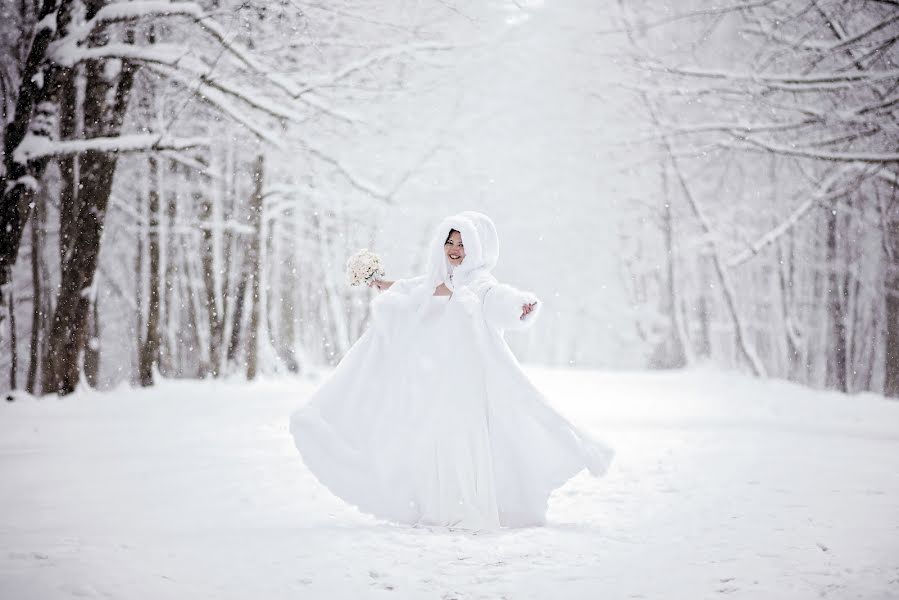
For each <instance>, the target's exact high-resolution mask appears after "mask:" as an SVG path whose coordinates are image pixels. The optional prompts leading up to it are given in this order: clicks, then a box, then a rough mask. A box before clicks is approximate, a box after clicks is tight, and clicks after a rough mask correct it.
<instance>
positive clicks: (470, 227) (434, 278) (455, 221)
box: [427, 211, 499, 290]
mask: <svg viewBox="0 0 899 600" xmlns="http://www.w3.org/2000/svg"><path fill="white" fill-rule="evenodd" d="M451 229H455V230H456V231H458V232H459V233H460V234H461V235H462V244H463V246H464V248H465V259H464V260H463V261H462V264H461V265H459V266H458V267H455V268H454V269H453V268H452V267H451V265H450V264H449V261H448V260H447V258H446V253H445V251H444V244H445V243H446V238H447V237H448V236H449V232H450V230H451ZM498 259H499V237H498V236H497V235H496V226H495V225H494V224H493V221H492V220H490V217H488V216H487V215H484V214H481V213H479V212H474V211H465V212H461V213H459V214H457V215H453V216H452V217H447V218H446V219H444V220H443V221H441V222H440V225H438V226H437V229H435V230H434V235H433V237H432V241H431V245H430V246H429V248H428V274H427V282H428V284H429V285H430V286H431V289H432V290H433V289H434V288H435V287H437V286H438V285H440V284H441V283H445V284H446V286H447V287H448V288H450V289H454V287H457V286H461V285H466V284H467V283H469V282H471V281H473V280H474V279H475V278H476V277H479V276H482V275H489V273H490V271H492V270H493V268H494V267H495V266H496V261H497V260H498ZM450 273H452V278H450Z"/></svg>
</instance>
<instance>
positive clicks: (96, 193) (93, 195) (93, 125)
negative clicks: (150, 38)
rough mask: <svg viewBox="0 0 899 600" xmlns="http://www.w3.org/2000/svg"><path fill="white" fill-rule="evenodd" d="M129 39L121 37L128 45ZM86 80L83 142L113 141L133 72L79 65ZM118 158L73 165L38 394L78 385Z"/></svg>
mask: <svg viewBox="0 0 899 600" xmlns="http://www.w3.org/2000/svg"><path fill="white" fill-rule="evenodd" d="M84 4H85V7H86V9H87V11H86V17H87V18H88V19H90V18H93V17H94V16H95V15H96V14H97V11H99V10H100V8H102V7H103V6H104V5H105V4H106V0H87V1H85V2H84ZM132 37H133V36H130V35H129V36H128V37H127V38H126V41H127V42H129V43H130V42H132V41H133V39H132ZM107 42H108V35H107V33H106V30H105V28H100V29H98V30H95V31H93V32H92V33H91V34H90V36H89V38H88V45H89V46H91V47H96V46H103V45H105V44H106V43H107ZM84 72H85V78H86V84H85V98H84V134H85V137H86V138H95V137H115V136H118V135H119V133H120V131H121V128H122V121H123V119H124V116H125V111H126V109H127V107H128V100H129V98H130V95H131V86H132V84H133V81H134V72H135V67H134V65H133V64H131V63H130V62H128V61H123V62H122V64H121V68H120V70H119V71H118V75H117V76H115V77H110V76H109V75H108V71H107V61H106V60H105V59H104V60H90V61H87V62H86V63H85V65H84ZM117 159H118V156H117V155H116V154H115V153H113V152H100V151H96V150H90V151H87V152H84V153H83V154H82V155H81V156H80V157H79V161H78V171H79V186H80V188H79V190H78V203H77V211H76V212H75V219H76V222H77V229H76V230H74V231H73V232H72V235H73V236H74V237H73V238H72V240H71V244H70V251H68V252H67V253H66V260H65V262H64V263H63V264H62V265H61V266H60V267H61V268H60V270H61V284H60V289H59V296H58V298H57V302H56V310H55V311H54V313H53V322H52V326H51V329H50V342H49V345H48V350H47V357H46V360H45V361H44V362H45V365H46V369H45V372H44V385H43V389H44V391H51V390H52V391H55V392H57V393H58V394H60V395H64V394H69V393H71V392H73V391H74V390H75V388H76V387H77V385H78V379H79V377H78V375H79V367H80V361H79V357H80V355H81V352H82V350H83V349H84V343H85V339H86V331H85V330H86V328H85V324H86V321H87V312H88V308H89V306H90V304H89V300H88V294H89V290H90V288H91V286H92V285H93V281H94V275H95V273H96V270H97V260H98V257H99V253H100V240H101V236H102V233H103V224H104V221H105V218H106V207H107V204H108V202H109V194H110V192H111V190H112V181H113V176H114V175H115V168H116V162H117Z"/></svg>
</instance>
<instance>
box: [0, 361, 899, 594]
mask: <svg viewBox="0 0 899 600" xmlns="http://www.w3.org/2000/svg"><path fill="white" fill-rule="evenodd" d="M531 373H532V375H533V377H534V379H535V381H537V383H538V384H539V385H540V386H541V388H542V389H544V390H546V391H547V393H548V396H550V397H551V399H552V401H553V403H554V404H555V405H556V406H558V407H559V409H560V410H562V411H563V412H564V413H566V415H568V416H569V417H570V418H572V419H573V420H575V421H577V422H578V423H580V424H581V425H583V426H584V427H585V428H586V429H589V430H591V431H594V432H596V433H597V435H600V436H601V437H602V438H603V439H605V440H606V441H608V442H609V443H611V444H612V445H613V446H615V447H616V449H617V451H618V455H617V457H616V462H615V464H614V466H613V468H612V471H611V472H610V473H609V475H608V476H607V477H605V478H604V479H600V480H595V479H592V478H590V477H588V476H586V475H583V474H582V475H580V476H578V477H577V478H575V479H574V480H572V481H571V482H569V484H568V485H566V486H565V487H564V488H562V489H561V490H560V491H558V492H557V494H556V495H555V496H554V497H553V500H552V503H551V508H550V514H549V518H550V524H549V525H548V526H547V527H544V528H536V529H525V530H515V531H503V532H496V533H484V534H479V535H470V534H465V533H451V532H431V531H428V530H422V529H413V528H408V527H401V526H395V525H389V524H384V523H380V522H377V521H375V520H373V519H370V518H368V517H366V516H364V515H360V514H359V513H357V512H356V511H355V510H353V509H352V508H349V507H346V506H344V505H343V504H342V503H341V502H340V501H338V500H337V499H335V498H334V497H333V496H331V495H330V494H329V493H328V492H327V491H326V490H324V489H323V488H321V487H320V486H319V485H318V484H317V482H316V481H315V480H314V478H313V477H312V476H311V475H310V474H309V472H308V471H306V470H305V468H304V467H303V466H302V463H300V461H299V458H298V456H297V454H296V453H295V451H294V449H293V446H292V441H291V439H290V437H289V434H288V432H287V416H288V414H289V413H290V411H291V410H292V408H293V407H294V406H295V405H297V404H299V403H300V402H301V401H302V398H303V397H304V396H306V395H307V394H308V392H309V390H310V389H311V386H312V384H309V383H298V382H290V381H288V382H261V383H258V384H253V385H239V384H224V383H207V384H201V383H195V382H185V383H173V382H170V383H166V384H164V385H163V386H161V387H160V388H158V389H155V390H151V391H134V390H128V389H123V390H121V391H118V392H112V393H104V394H87V395H83V396H82V397H79V398H73V399H67V400H64V401H58V400H55V399H54V400H49V399H47V400H41V401H33V400H25V401H20V402H17V403H15V404H12V405H5V406H2V407H0V598H3V599H7V598H8V599H16V600H29V599H55V598H69V597H77V598H113V599H148V600H149V599H152V600H160V599H166V598H172V599H188V598H189V599H191V600H197V599H202V598H215V599H232V598H233V599H250V598H262V599H266V600H272V599H279V598H303V599H310V598H311V599H314V598H435V599H449V598H457V599H460V600H461V599H469V598H509V599H513V600H518V599H523V598H548V599H550V598H551V599H555V598H565V599H579V598H583V599H591V600H592V599H600V598H606V599H609V600H618V599H627V598H647V599H654V598H659V599H664V600H674V599H680V598H683V599H685V600H698V599H703V598H725V597H727V598H753V599H757V598H784V599H787V598H789V599H791V600H795V599H802V598H820V597H825V598H839V599H843V598H865V599H877V598H883V599H886V598H899V403H896V402H888V401H885V400H882V399H879V398H875V397H872V396H861V397H852V398H847V397H843V396H839V395H836V394H829V393H821V392H812V391H808V390H804V389H802V388H799V387H796V386H793V385H788V384H785V383H779V382H757V381H752V380H748V379H745V378H742V377H737V376H733V375H720V374H714V373H706V372H690V373H671V374H637V373H635V374H605V373H593V372H587V371H565V370H560V371H553V370H536V369H535V370H532V371H531Z"/></svg>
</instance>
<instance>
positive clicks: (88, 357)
mask: <svg viewBox="0 0 899 600" xmlns="http://www.w3.org/2000/svg"><path fill="white" fill-rule="evenodd" d="M86 338H87V339H86V341H85V344H84V378H85V379H86V380H87V384H88V385H89V386H91V387H92V388H96V387H98V386H99V385H100V313H99V310H98V309H97V298H94V299H93V300H91V302H90V308H89V310H88V315H87V336H86Z"/></svg>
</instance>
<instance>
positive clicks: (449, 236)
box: [443, 229, 462, 244]
mask: <svg viewBox="0 0 899 600" xmlns="http://www.w3.org/2000/svg"><path fill="white" fill-rule="evenodd" d="M454 232H455V233H458V234H459V235H462V232H461V231H459V230H458V229H450V231H449V233H448V234H446V239H445V240H444V241H443V243H444V244H445V243H447V242H448V241H449V239H450V238H451V237H453V233H454Z"/></svg>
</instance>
